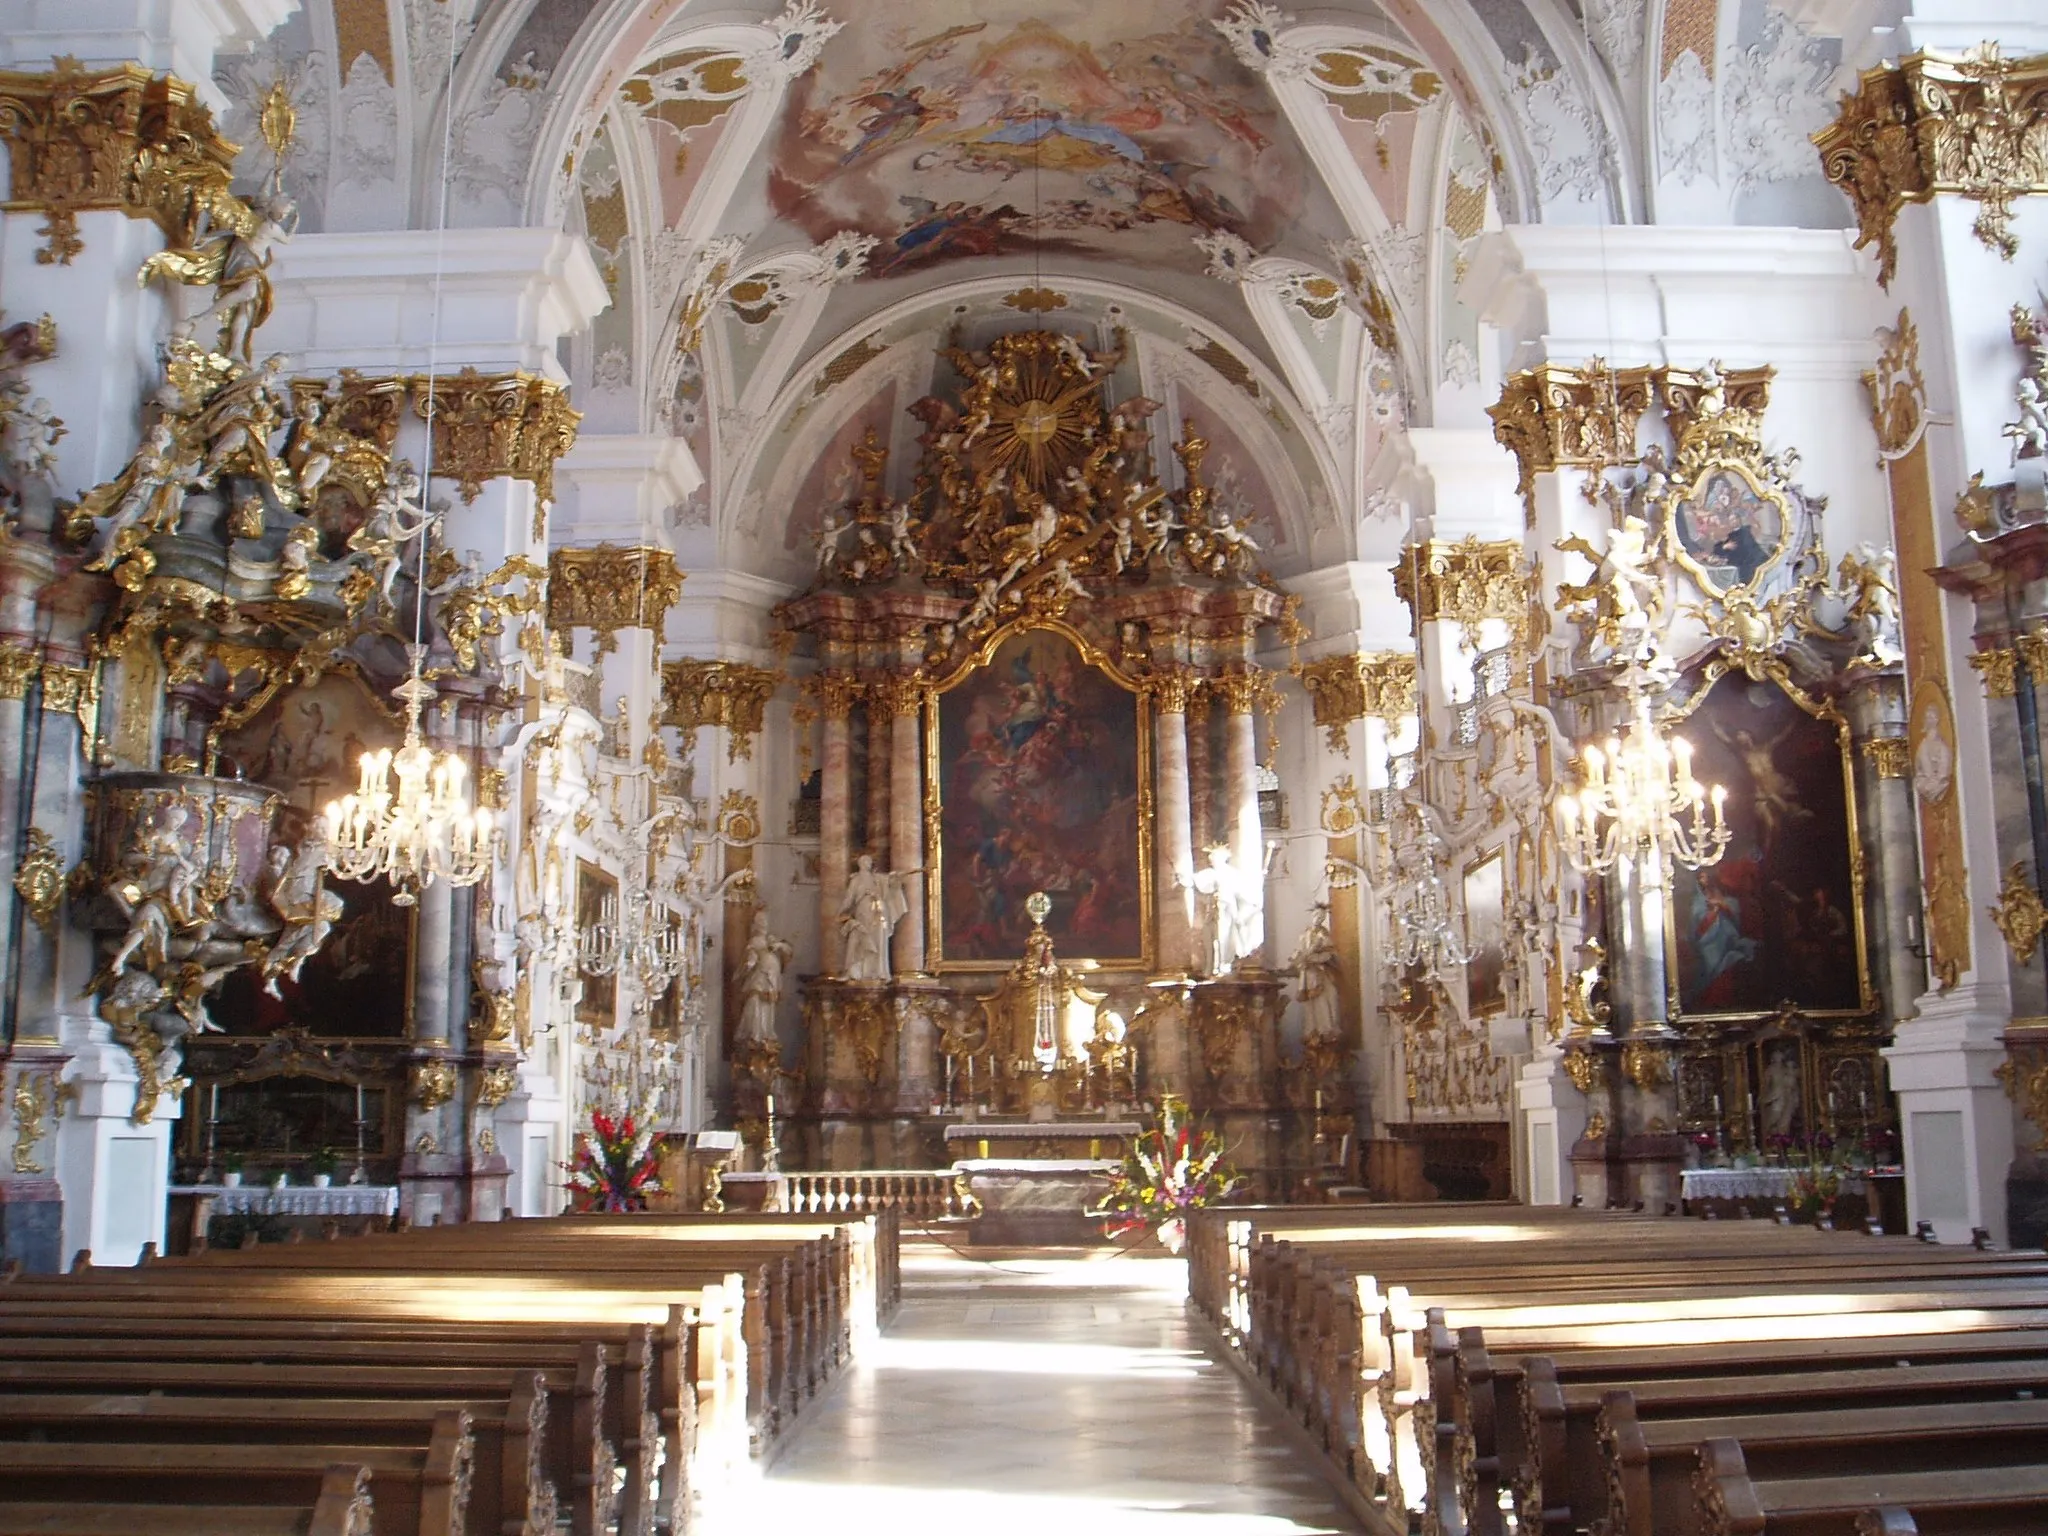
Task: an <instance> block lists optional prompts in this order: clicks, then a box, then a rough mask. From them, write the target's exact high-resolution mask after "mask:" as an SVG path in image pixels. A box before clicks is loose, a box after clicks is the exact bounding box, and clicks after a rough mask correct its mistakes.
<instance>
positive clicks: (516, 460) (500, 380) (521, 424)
mask: <svg viewBox="0 0 2048 1536" xmlns="http://www.w3.org/2000/svg"><path fill="white" fill-rule="evenodd" d="M408 383H409V384H410V387H411V391H412V405H413V410H414V411H415V412H416V413H417V414H418V416H419V418H420V419H421V420H422V421H425V422H429V423H431V424H432V426H433V433H434V472H435V473H436V474H441V475H446V476H448V477H449V478H450V479H452V480H454V481H455V482H456V485H457V486H458V488H459V489H460V490H461V492H462V499H463V500H464V501H474V500H476V498H477V497H478V495H480V494H481V493H482V491H483V488H484V482H485V481H486V480H495V479H498V478H499V477H501V476H509V477H510V478H511V479H514V480H525V481H529V482H531V483H532V485H533V488H534V490H535V491H536V492H537V493H538V495H539V497H540V500H541V501H542V502H550V501H553V500H554V499H555V465H556V463H557V462H558V461H559V460H560V459H561V457H562V455H563V454H565V453H567V452H568V451H569V450H570V449H571V448H573V447H575V446H576V426H577V423H578V422H580V421H582V419H583V416H582V413H581V412H579V411H577V410H575V409H573V408H572V407H571V406H570V404H569V391H568V389H567V387H566V386H564V385H561V384H557V383H556V382H555V381H554V380H553V379H544V378H541V377H540V376H538V375H537V374H531V373H520V372H514V373H478V372H477V371H476V370H475V369H474V368H465V369H463V370H462V372H460V373H458V374H455V375H453V376H452V377H447V378H439V379H435V380H433V381H432V382H431V386H430V384H429V381H428V380H427V379H426V378H424V377H415V378H412V379H410V380H408Z"/></svg>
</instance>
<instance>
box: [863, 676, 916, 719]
mask: <svg viewBox="0 0 2048 1536" xmlns="http://www.w3.org/2000/svg"><path fill="white" fill-rule="evenodd" d="M930 696H931V687H930V685H929V684H927V683H925V682H924V681H923V680H922V679H920V678H917V677H913V676H909V675H907V674H905V673H901V672H886V673H883V674H882V675H881V676H879V677H873V678H870V679H869V680H868V699H869V702H870V703H872V704H874V705H875V706H877V707H879V708H880V709H881V710H882V712H883V713H884V714H887V715H889V716H891V717H892V718H893V717H894V716H897V715H920V714H923V713H924V701H925V700H926V699H927V698H929V697H930Z"/></svg>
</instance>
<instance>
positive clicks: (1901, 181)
mask: <svg viewBox="0 0 2048 1536" xmlns="http://www.w3.org/2000/svg"><path fill="white" fill-rule="evenodd" d="M2044 136H2048V54H2035V55H2033V56H2031V57H2029V58H2022V59H2008V58H2006V57H2005V56H2004V55H2003V54H2001V53H2000V52H1999V49H1998V45H1997V44H1996V43H1986V44H1984V45H1983V46H1982V47H1981V48H1976V49H1973V50H1972V51H1971V52H1969V53H1967V54H1964V55H1962V56H1961V57H1948V56H1944V55H1941V54H1935V53H1928V52H1925V51H1923V52H1920V53H1913V54H1908V55H1907V56H1906V57H1905V58H1903V59H1900V60H1899V61H1898V62H1897V63H1896V64H1880V65H1878V66H1877V67H1876V68H1874V69H1866V70H1865V71H1864V72H1863V74H1862V77H1861V79H1860V80H1859V81H1858V82H1857V87H1856V89H1855V90H1854V91H1851V92H1845V93H1844V94H1843V96H1842V104H1841V107H1840V109H1839V110H1838V111H1837V113H1836V116H1835V120H1834V121H1833V122H1832V123H1830V124H1828V126H1827V127H1825V128H1823V129H1822V130H1821V131H1820V132H1819V133H1816V134H1815V135H1814V136H1813V142H1814V143H1815V144H1816V145H1817V146H1819V149H1820V161H1821V172H1822V174H1823V175H1825V176H1826V177H1827V179H1828V180H1829V181H1831V182H1833V183H1834V184H1835V185H1836V186H1838V187H1840V188H1841V189H1842V191H1843V192H1844V193H1845V194H1847V196H1848V198H1849V201H1850V202H1851V203H1852V204H1853V205H1854V206H1855V209H1856V231H1857V234H1856V245H1857V248H1858V249H1859V250H1860V249H1861V248H1863V247H1864V246H1874V247H1875V248H1876V250H1877V266H1878V281H1879V282H1880V283H1883V284H1885V285H1886V286H1887V287H1889V286H1890V284H1891V280H1892V275H1893V273H1894V272H1896V271H1897V269H1898V260H1899V252H1898V244H1897V240H1896V237H1895V235H1894V233H1893V224H1894V222H1895V221H1896V219H1897V218H1898V212H1899V209H1900V208H1902V207H1904V206H1905V205H1906V204H1907V203H1924V202H1927V201H1929V200H1930V199H1932V198H1934V197H1935V196H1937V195H1938V194H1940V193H1943V192H1947V193H1952V194H1954V195H1956V196H1959V197H1965V198H1968V199H1970V200H1971V201H1973V202H1975V203H1977V204H1978V205H1979V208H1978V213H1977V219H1976V222H1975V224H1973V225H1972V226H1971V232H1972V233H1973V234H1975V235H1976V237H1977V239H1978V240H1979V241H1980V242H1981V243H1982V244H1984V245H1985V246H1987V247H1988V248H1990V249H1991V250H1994V251H1997V252H1998V253H1999V254H2000V255H2001V256H2003V257H2004V258H2005V259H2006V260H2008V261H2010V260H2011V259H2012V258H2013V256H2014V255H2016V254H2017V253H2018V251H2019V240H2018V237H2017V236H2015V235H2014V234H2013V232H2012V205H2013V203H2014V201H2015V200H2017V199H2018V198H2020V197H2023V196H2026V195H2027V194H2029V193H2040V192H2048V155H2044V154H2043V153H2042V149H2041V145H2042V143H2043V139H2044Z"/></svg>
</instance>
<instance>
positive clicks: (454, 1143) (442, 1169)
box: [398, 880, 466, 1226]
mask: <svg viewBox="0 0 2048 1536" xmlns="http://www.w3.org/2000/svg"><path fill="white" fill-rule="evenodd" d="M454 933H455V892H454V888H453V887H452V886H450V885H449V884H448V882H447V881H446V880H436V881H435V882H434V883H433V884H432V885H429V886H427V887H425V888H424V889H422V890H421V891H420V893H419V905H418V906H417V907H415V908H414V910H413V954H412V965H413V969H412V1041H413V1049H412V1052H411V1053H410V1058H409V1064H408V1068H407V1079H406V1082H405V1084H404V1085H403V1091H404V1094H405V1114H404V1125H403V1135H404V1142H403V1144H402V1145H401V1146H400V1148H399V1164H398V1167H399V1173H398V1185H399V1197H398V1198H399V1212H400V1214H401V1215H403V1216H404V1217H405V1218H406V1219H407V1220H408V1221H411V1222H412V1223H414V1224H415V1225H416V1226H432V1225H435V1224H436V1223H441V1222H450V1221H460V1220H462V1219H463V1212H462V1210H461V1180H462V1165H463V1160H464V1153H465V1151H466V1148H465V1146H464V1142H465V1140H466V1137H465V1135H464V1131H463V1125H462V1103H461V1095H460V1093H457V1094H455V1095H454V1097H452V1098H450V1099H448V1100H445V1101H442V1102H439V1103H432V1102H428V1099H429V1098H431V1097H438V1093H435V1094H432V1095H429V1094H428V1093H426V1092H424V1090H425V1089H426V1088H427V1087H428V1085H429V1084H430V1083H433V1082H435V1079H434V1078H433V1077H431V1076H430V1075H429V1074H430V1073H431V1072H432V1071H433V1070H434V1069H435V1068H436V1067H437V1066H439V1067H445V1068H448V1069H450V1070H452V1068H453V1065H454V1063H453V1062H452V1060H451V1059H450V1046H449V1036H448V1023H449V1007H450V1004H451V1000H452V998H453V995H454V991H453V982H454V977H453V975H452V973H451V960H452V956H451V954H450V948H451V945H452V943H453V940H454Z"/></svg>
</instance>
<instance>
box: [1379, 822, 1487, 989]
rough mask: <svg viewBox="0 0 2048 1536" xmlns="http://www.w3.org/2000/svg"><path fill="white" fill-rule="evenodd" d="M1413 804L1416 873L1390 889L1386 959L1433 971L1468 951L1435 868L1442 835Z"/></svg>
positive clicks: (1465, 957)
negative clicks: (1389, 938) (1418, 868)
mask: <svg viewBox="0 0 2048 1536" xmlns="http://www.w3.org/2000/svg"><path fill="white" fill-rule="evenodd" d="M1413 809H1414V811H1415V819H1416V826H1417V831H1418V842H1417V845H1416V858H1417V862H1418V863H1419V864H1420V866H1421V872H1420V873H1419V874H1417V875H1416V876H1415V877H1414V878H1413V879H1411V880H1409V881H1407V882H1406V883H1405V884H1403V885H1402V886H1401V887H1400V888H1399V889H1398V890H1397V891H1396V892H1395V895H1394V902H1393V909H1392V922H1393V939H1392V943H1391V945H1390V946H1389V948H1390V951H1391V952H1390V954H1389V957H1388V958H1389V959H1391V960H1392V962H1393V963H1394V965H1395V966H1396V967H1398V968H1400V969H1402V970H1410V969H1413V968H1414V967H1416V966H1421V967H1422V968H1423V969H1424V970H1425V971H1426V972H1428V973H1429V974H1431V975H1436V974H1438V973H1440V972H1442V971H1444V970H1447V969H1449V968H1452V967H1455V966H1460V965H1464V964H1466V963H1467V962H1469V961H1470V960H1471V958H1472V952H1471V951H1470V950H1469V949H1468V948H1467V947H1466V945H1465V940H1464V936H1463V935H1462V934H1461V933H1460V932H1459V927H1460V925H1459V923H1458V920H1457V914H1456V913H1455V912H1454V911H1453V910H1452V907H1451V898H1450V893H1449V891H1447V890H1446V889H1445V887H1444V879H1443V875H1442V874H1441V873H1440V871H1439V868H1438V866H1439V864H1440V862H1441V861H1440V860H1439V858H1438V849H1439V848H1440V847H1441V846H1442V840H1441V839H1440V838H1439V837H1438V836H1437V834H1436V829H1435V828H1434V827H1432V826H1431V825H1430V824H1429V817H1428V815H1427V814H1426V813H1425V812H1424V811H1423V809H1422V807H1421V806H1420V805H1414V806H1413Z"/></svg>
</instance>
